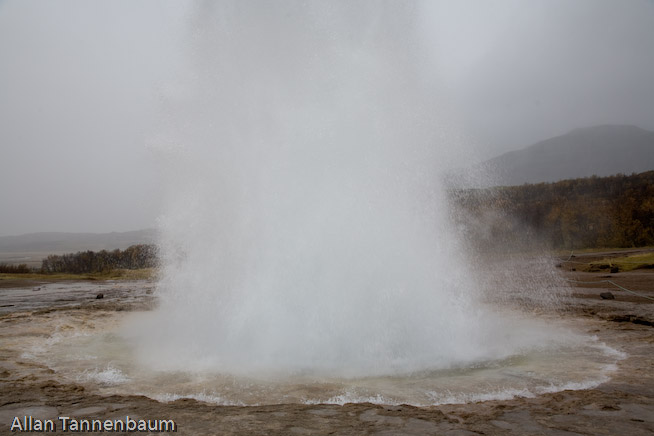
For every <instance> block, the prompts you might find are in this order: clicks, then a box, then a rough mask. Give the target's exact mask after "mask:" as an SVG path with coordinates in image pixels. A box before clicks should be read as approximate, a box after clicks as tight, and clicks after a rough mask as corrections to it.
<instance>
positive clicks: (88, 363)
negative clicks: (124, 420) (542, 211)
mask: <svg viewBox="0 0 654 436" xmlns="http://www.w3.org/2000/svg"><path fill="white" fill-rule="evenodd" d="M142 315H143V314H142V313H138V314H134V315H131V316H132V317H136V318H140V317H141V316H142ZM506 316H509V317H511V322H512V323H513V327H515V328H518V329H527V330H528V331H527V332H524V333H526V334H528V335H532V338H531V339H532V340H534V341H536V342H537V341H543V342H541V343H540V345H536V346H532V347H531V348H526V349H523V350H522V351H519V352H517V353H515V354H513V355H510V356H506V357H504V358H502V359H496V360H479V361H475V362H470V363H465V364H460V365H452V366H450V367H449V368H441V369H438V368H432V369H430V370H422V371H417V372H414V373H405V374H396V375H388V376H371V377H348V378H345V377H337V376H327V375H318V374H315V373H310V372H309V371H306V372H305V373H303V374H301V373H296V374H286V375H282V374H279V373H278V374H271V373H268V374H264V373H258V374H249V375H246V374H244V375H238V376H237V375H233V374H225V373H221V372H220V371H212V370H205V371H181V370H178V371H173V370H171V371H165V370H152V369H151V368H149V367H147V366H143V365H142V364H141V363H139V361H138V360H137V359H136V355H137V353H136V351H137V350H136V349H135V348H134V344H133V343H131V342H130V341H129V340H127V339H125V337H124V336H123V332H121V328H119V327H117V323H116V319H103V320H94V322H93V323H94V328H93V329H92V330H84V329H78V330H75V331H71V330H70V329H69V330H67V332H68V333H61V334H57V335H56V336H55V337H54V338H52V339H50V340H49V341H48V344H47V346H43V344H39V345H38V346H37V347H36V348H35V350H38V351H35V356H34V357H35V358H36V359H38V360H39V362H42V363H46V364H47V365H48V366H50V367H51V368H53V369H54V370H55V371H56V373H57V374H58V375H59V376H62V377H64V378H65V379H67V380H69V381H73V382H76V383H82V384H84V385H86V386H87V387H89V388H91V389H93V390H95V389H97V390H99V391H100V393H102V394H106V395H111V394H120V395H126V394H142V395H146V396H149V397H152V398H155V399H158V400H160V401H172V400H175V399H177V398H195V399H198V400H200V401H206V402H213V403H216V404H223V405H255V404H279V403H307V404H313V403H337V404H343V403H346V402H373V403H380V404H412V405H418V406H427V405H435V404H443V403H462V402H469V401H481V400H492V399H507V398H512V397H514V396H526V397H530V396H534V395H538V394H541V393H545V392H554V391H558V390H563V389H586V388H591V387H594V386H597V385H598V384H600V383H602V382H604V381H606V380H607V379H608V375H609V374H610V372H611V371H612V370H613V369H614V367H615V362H616V361H617V360H619V359H620V358H621V357H622V355H621V353H618V352H615V351H614V350H612V349H610V348H608V347H606V346H605V345H603V344H602V343H600V342H599V341H597V340H596V339H593V338H590V337H587V336H584V335H577V334H573V333H570V330H568V329H562V328H552V326H551V320H548V321H544V320H543V321H536V322H534V320H533V319H532V320H530V321H526V320H525V319H523V318H520V317H517V316H516V315H513V316H511V315H509V314H505V315H504V318H506ZM530 329H537V330H538V332H536V330H530ZM99 331H102V332H103V333H99ZM544 332H546V334H543V333H544ZM545 336H549V337H550V338H552V337H556V340H551V339H550V340H547V339H545Z"/></svg>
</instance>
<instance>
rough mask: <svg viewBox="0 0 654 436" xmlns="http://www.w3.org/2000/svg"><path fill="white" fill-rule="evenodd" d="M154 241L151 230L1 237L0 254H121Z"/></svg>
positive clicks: (153, 234) (31, 234) (44, 233)
mask: <svg viewBox="0 0 654 436" xmlns="http://www.w3.org/2000/svg"><path fill="white" fill-rule="evenodd" d="M154 239H155V231H154V230H152V229H146V230H136V231H132V232H111V233H61V232H50V233H46V232H43V233H29V234H26V235H20V236H0V253H16V252H47V253H64V252H65V253H73V252H77V251H84V250H93V251H99V250H115V249H121V250H122V249H125V248H127V247H129V246H130V245H136V244H147V243H152V242H154Z"/></svg>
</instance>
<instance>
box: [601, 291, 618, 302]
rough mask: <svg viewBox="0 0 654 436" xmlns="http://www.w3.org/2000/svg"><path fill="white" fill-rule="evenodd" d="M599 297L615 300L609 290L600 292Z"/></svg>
mask: <svg viewBox="0 0 654 436" xmlns="http://www.w3.org/2000/svg"><path fill="white" fill-rule="evenodd" d="M600 297H601V298H602V300H615V295H613V294H612V293H611V292H602V293H601V294H600Z"/></svg>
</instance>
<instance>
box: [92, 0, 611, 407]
mask: <svg viewBox="0 0 654 436" xmlns="http://www.w3.org/2000/svg"><path fill="white" fill-rule="evenodd" d="M196 6H197V8H198V9H197V10H195V11H194V12H193V13H192V14H191V16H192V17H193V19H192V20H191V29H192V31H191V34H192V36H191V38H190V41H189V43H188V45H187V48H188V50H187V54H188V64H187V65H185V66H184V67H185V68H184V69H183V71H180V79H179V82H178V83H176V84H175V85H174V86H171V87H169V88H167V89H169V90H170V91H171V92H170V93H169V94H168V95H166V96H164V99H163V100H164V103H165V104H164V105H163V106H164V107H163V110H164V112H165V114H164V116H165V117H164V118H165V122H163V123H162V126H161V128H160V129H159V131H158V132H157V135H156V138H155V139H154V140H153V147H152V148H153V150H154V152H155V153H156V154H157V155H158V156H159V157H160V161H161V163H162V173H163V174H164V175H165V177H164V179H165V180H166V182H167V183H166V184H165V192H166V199H165V200H166V201H165V204H166V206H165V210H164V213H163V215H162V216H161V219H160V226H159V227H160V230H161V235H162V238H161V241H160V246H161V254H162V262H163V265H162V278H161V280H160V282H159V284H158V290H157V294H158V296H159V299H160V301H159V303H160V304H159V307H158V308H157V309H156V310H155V311H154V312H152V313H150V314H149V315H148V316H142V317H140V318H139V319H138V320H135V321H134V322H133V323H131V324H129V325H128V326H127V327H126V328H125V330H124V331H123V333H122V335H124V337H125V338H126V339H125V340H126V341H127V342H126V344H128V345H129V347H128V349H129V350H131V351H129V352H127V351H125V352H120V351H117V352H116V355H117V356H119V357H116V358H115V361H114V362H113V363H111V365H109V364H107V365H104V366H103V365H96V366H94V367H93V369H89V370H88V371H87V374H88V375H89V377H91V379H93V377H99V380H100V381H103V382H107V381H110V380H111V379H112V378H114V380H115V381H116V382H117V383H119V384H120V383H121V380H122V379H121V378H123V377H124V379H125V380H130V382H129V383H122V385H121V387H122V388H126V389H132V390H134V392H142V393H148V394H149V395H154V396H162V397H163V398H168V397H167V396H169V397H170V396H172V397H174V396H175V395H190V396H193V395H206V396H208V397H213V396H215V397H216V398H218V399H219V400H218V401H225V402H235V403H240V402H242V403H248V404H249V403H274V402H289V401H302V402H316V401H346V400H361V401H368V400H375V401H380V402H410V403H414V404H433V403H436V402H441V401H445V399H446V398H448V395H455V396H457V395H462V396H463V397H462V398H465V397H466V395H467V396H469V398H476V396H482V397H483V396H484V395H491V396H492V395H494V393H496V392H500V393H502V394H501V395H504V393H506V392H523V391H524V392H531V393H536V392H538V391H539V390H543V389H557V388H561V387H565V386H567V383H586V382H588V383H596V382H597V381H598V380H601V379H602V377H603V375H601V374H600V373H601V372H602V370H603V368H604V363H603V362H602V363H599V364H597V366H596V367H593V368H589V369H588V371H584V372H583V373H582V374H583V375H582V374H580V373H575V372H569V373H568V374H577V375H576V376H574V377H564V376H563V375H562V374H561V371H560V367H559V366H558V363H557V364H553V362H552V360H551V359H550V358H546V356H548V355H554V356H568V357H569V358H570V359H571V361H573V362H575V363H574V364H571V366H572V367H576V366H578V367H584V365H582V364H580V363H579V362H581V361H584V359H583V358H581V360H579V361H577V360H578V359H577V357H578V352H577V351H575V350H581V351H579V352H581V353H582V355H583V354H584V353H586V352H588V353H591V354H592V353H593V351H592V350H595V348H594V346H590V345H583V344H584V341H585V340H580V339H578V338H577V339H574V340H573V338H572V336H570V334H569V333H566V332H563V331H559V330H557V329H554V328H545V327H544V326H543V325H542V323H539V322H536V321H533V320H526V319H519V318H515V317H512V316H506V315H505V314H498V313H497V312H496V311H495V310H491V309H489V307H488V306H486V305H485V304H483V303H482V301H483V299H484V293H485V292H493V289H488V288H487V287H485V286H484V282H483V281H482V280H480V278H479V277H478V276H477V275H476V271H474V270H473V269H471V268H470V267H469V265H471V262H470V261H469V260H468V253H467V252H466V251H465V250H464V249H463V247H465V246H466V244H465V243H464V242H463V239H464V235H461V234H459V233H458V232H457V231H456V227H455V225H454V223H455V222H456V217H455V216H453V212H452V211H451V210H450V208H449V206H448V202H447V195H446V189H445V186H444V183H443V178H444V173H445V170H446V169H448V168H451V167H453V166H456V165H457V164H460V163H462V162H467V161H468V159H469V158H470V156H469V155H468V152H467V151H466V147H465V144H463V143H462V142H461V141H458V140H455V139H453V138H457V137H459V135H458V132H457V131H455V130H454V129H453V128H452V125H455V124H456V123H453V122H452V121H451V119H450V116H449V110H448V102H447V98H446V96H447V92H445V91H444V89H445V87H444V86H443V85H442V84H441V83H440V82H439V80H438V78H439V69H438V64H439V63H438V59H435V58H434V57H433V56H432V55H433V54H434V52H433V41H429V39H428V38H426V37H425V36H426V35H428V34H429V31H428V29H429V28H430V26H431V23H425V22H423V21H421V16H422V15H421V13H420V12H421V4H419V3H418V4H414V3H411V4H405V3H402V2H393V3H383V4H380V3H378V2H349V1H347V2H346V1H344V2H289V3H284V4H280V3H277V2H275V3H270V2H241V1H234V2H220V3H198V4H197V5H196ZM508 286H511V285H510V284H509V285H508ZM524 292H537V293H542V292H547V290H545V289H524ZM98 338H99V337H96V339H95V340H106V341H108V342H107V344H106V346H107V347H108V346H109V345H111V344H113V342H112V341H114V339H111V337H107V338H105V339H98ZM118 338H119V337H118V336H117V337H116V339H115V341H117V342H116V346H120V347H122V346H123V345H120V344H122V342H121V341H122V340H121V339H118ZM582 345H583V346H582ZM82 348H84V347H82ZM584 350H586V351H584ZM120 356H122V357H120ZM598 356H601V353H597V352H595V355H594V357H598ZM582 357H583V356H582ZM98 359H99V360H98V361H103V359H102V358H100V357H98ZM600 360H601V359H600ZM80 370H82V368H80ZM85 371H86V370H85ZM89 371H90V372H89ZM594 372H598V373H597V374H595V375H592V376H589V375H588V374H593V373H594ZM588 377H590V378H588ZM105 378H106V379H107V380H105ZM467 380H472V381H470V382H468V381H467ZM464 386H466V387H464ZM480 386H482V387H481V388H480ZM455 388H456V389H455ZM450 392H455V393H453V394H450Z"/></svg>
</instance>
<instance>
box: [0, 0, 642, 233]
mask: <svg viewBox="0 0 654 436" xmlns="http://www.w3.org/2000/svg"><path fill="white" fill-rule="evenodd" d="M218 4H220V3H219V2H218ZM192 5H193V2H190V4H189V3H182V2H165V1H157V0H153V1H138V2H136V1H109V0H106V1H93V2H91V1H85V0H80V1H53V2H45V1H28V0H13V1H2V0H0V151H1V153H0V187H1V189H0V236H1V235H15V234H22V233H29V232H38V231H68V232H108V231H127V230H136V229H141V228H146V227H153V226H154V224H155V220H156V217H157V216H158V214H159V208H160V204H159V203H160V199H159V198H160V195H159V192H158V186H159V185H160V180H159V178H160V177H162V174H160V172H158V170H157V165H156V156H153V152H152V150H151V147H149V145H148V144H150V143H151V141H152V138H156V136H157V131H156V130H157V126H158V123H160V122H161V121H160V120H159V121H158V119H159V118H158V117H159V112H160V111H161V109H160V106H161V99H162V95H166V94H167V93H170V90H169V88H170V86H171V83H174V82H175V78H176V76H177V74H178V72H179V70H180V65H182V64H183V63H184V62H185V59H186V57H185V54H184V47H188V45H187V44H186V43H185V39H186V38H188V35H189V20H190V19H189V17H190V16H192V15H193V14H192V13H191V12H190V11H191V10H192V9H193V7H192ZM418 10H419V12H420V23H417V25H419V26H421V29H422V30H421V32H422V33H424V38H425V44H424V45H423V46H424V47H427V48H428V49H429V50H431V53H429V56H432V57H433V58H434V59H436V60H437V61H436V63H435V65H434V69H435V71H434V75H435V76H436V77H438V80H439V81H440V82H441V86H442V89H444V90H445V92H446V93H447V101H448V111H449V112H450V116H451V119H453V120H454V121H455V122H456V124H457V126H458V129H459V130H460V131H461V132H462V136H463V137H464V140H465V141H468V142H470V143H471V144H472V145H473V146H474V147H475V148H476V149H477V153H476V156H477V159H479V160H483V159H487V158H490V157H494V156H496V155H498V154H501V153H503V152H506V151H509V150H512V149H516V148H523V147H525V146H528V145H530V144H532V143H534V142H536V141H539V140H542V139H546V138H549V137H552V136H555V135H558V134H562V133H565V132H567V131H569V130H571V129H573V128H576V127H585V126H592V125H596V124H635V125H638V126H640V127H643V128H646V129H650V130H654V2H653V1H651V0H633V1H613V0H606V1H602V0H576V1H570V0H559V1H555V0H540V1H535V0H534V1H521V0H515V1H453V0H452V1H447V2H445V1H444V2H438V1H429V2H425V3H424V4H421V5H420V7H419V8H418ZM191 22H192V20H191Z"/></svg>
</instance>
